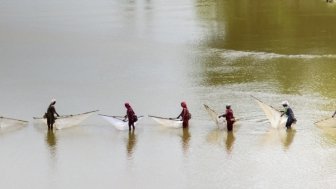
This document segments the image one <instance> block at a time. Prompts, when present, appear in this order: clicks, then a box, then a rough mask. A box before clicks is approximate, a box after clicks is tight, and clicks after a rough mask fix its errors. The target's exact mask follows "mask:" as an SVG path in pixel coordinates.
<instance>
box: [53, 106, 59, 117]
mask: <svg viewBox="0 0 336 189" xmlns="http://www.w3.org/2000/svg"><path fill="white" fill-rule="evenodd" d="M53 112H54V114H56V115H57V117H59V114H58V113H57V112H56V108H55V107H54V106H53Z"/></svg>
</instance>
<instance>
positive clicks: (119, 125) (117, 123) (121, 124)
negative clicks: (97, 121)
mask: <svg viewBox="0 0 336 189" xmlns="http://www.w3.org/2000/svg"><path fill="white" fill-rule="evenodd" d="M99 116H101V117H102V118H103V119H105V120H106V121H108V122H109V123H111V124H112V125H113V126H114V127H115V128H116V129H118V130H121V131H123V130H128V122H127V121H123V120H121V119H118V118H115V117H112V116H107V115H99ZM142 118H143V117H138V121H137V122H135V123H134V125H137V124H138V122H139V121H140V120H141V119H142Z"/></svg>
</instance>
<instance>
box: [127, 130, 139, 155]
mask: <svg viewBox="0 0 336 189" xmlns="http://www.w3.org/2000/svg"><path fill="white" fill-rule="evenodd" d="M136 142H137V138H136V135H135V131H134V130H131V131H129V132H128V140H127V146H126V149H127V157H128V159H132V158H133V153H134V148H135V145H136Z"/></svg>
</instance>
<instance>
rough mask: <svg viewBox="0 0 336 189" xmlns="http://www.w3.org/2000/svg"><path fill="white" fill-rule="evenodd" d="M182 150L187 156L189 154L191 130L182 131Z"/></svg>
mask: <svg viewBox="0 0 336 189" xmlns="http://www.w3.org/2000/svg"><path fill="white" fill-rule="evenodd" d="M182 132H183V133H182V141H181V142H182V149H183V152H184V153H185V154H186V153H187V152H188V149H189V142H190V137H191V135H190V132H189V128H183V129H182Z"/></svg>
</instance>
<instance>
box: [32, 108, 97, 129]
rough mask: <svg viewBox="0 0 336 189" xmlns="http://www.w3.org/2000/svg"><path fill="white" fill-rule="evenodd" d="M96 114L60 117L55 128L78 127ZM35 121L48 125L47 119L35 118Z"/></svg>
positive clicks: (88, 113) (87, 113)
mask: <svg viewBox="0 0 336 189" xmlns="http://www.w3.org/2000/svg"><path fill="white" fill-rule="evenodd" d="M95 112H97V111H92V112H86V113H82V114H76V115H66V116H61V117H58V118H57V119H56V121H55V124H54V126H55V127H56V129H64V128H68V127H72V126H76V125H78V124H80V123H81V122H83V121H84V120H85V119H87V118H88V117H90V116H91V115H93V114H94V113H95ZM35 119H36V120H39V121H42V122H43V123H45V124H47V119H44V118H35Z"/></svg>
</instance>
